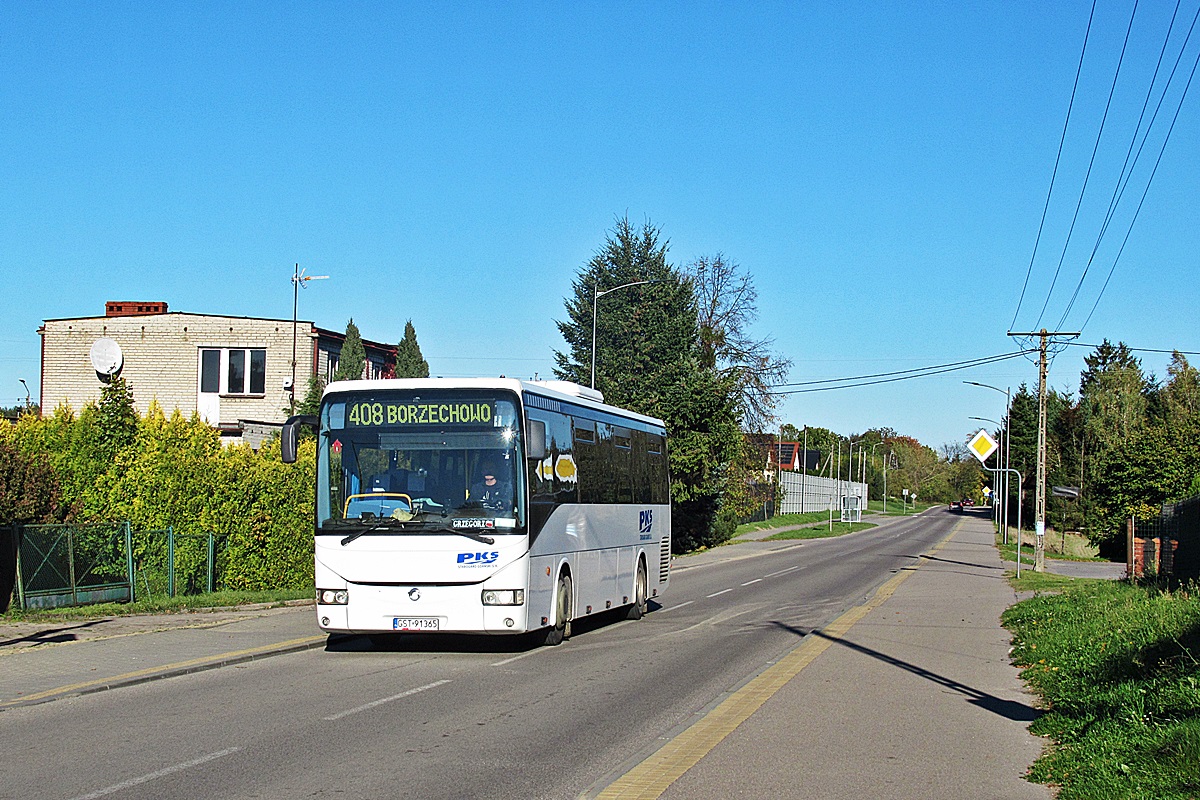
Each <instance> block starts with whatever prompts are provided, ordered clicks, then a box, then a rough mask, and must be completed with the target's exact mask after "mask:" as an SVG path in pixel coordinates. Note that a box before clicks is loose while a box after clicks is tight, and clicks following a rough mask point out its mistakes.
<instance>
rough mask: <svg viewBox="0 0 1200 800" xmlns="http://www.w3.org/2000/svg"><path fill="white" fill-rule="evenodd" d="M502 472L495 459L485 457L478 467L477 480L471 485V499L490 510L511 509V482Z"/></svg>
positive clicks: (501, 510)
mask: <svg viewBox="0 0 1200 800" xmlns="http://www.w3.org/2000/svg"><path fill="white" fill-rule="evenodd" d="M502 474H503V473H502V472H501V470H500V469H499V468H498V467H497V465H496V460H495V459H493V458H487V459H485V460H484V461H483V463H482V464H481V465H480V467H479V476H480V480H479V482H478V483H475V484H474V485H472V486H471V495H470V499H471V501H472V502H475V503H479V504H480V505H481V506H483V507H484V508H486V509H488V510H490V511H500V512H503V511H509V510H511V509H512V483H511V482H510V481H508V480H507V478H506V477H503V478H502V477H501V476H502Z"/></svg>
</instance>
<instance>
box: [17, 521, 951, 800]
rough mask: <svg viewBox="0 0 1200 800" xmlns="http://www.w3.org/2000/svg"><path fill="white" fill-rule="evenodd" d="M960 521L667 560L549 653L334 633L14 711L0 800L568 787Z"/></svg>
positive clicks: (611, 770) (699, 705) (636, 753)
mask: <svg viewBox="0 0 1200 800" xmlns="http://www.w3.org/2000/svg"><path fill="white" fill-rule="evenodd" d="M957 521H958V517H957V516H955V515H949V514H927V515H923V516H921V517H912V518H907V519H896V520H892V521H890V522H889V523H888V524H887V525H886V526H885V527H882V528H877V529H871V530H868V531H864V532H862V533H855V534H852V535H849V536H844V537H839V538H836V539H827V540H814V541H808V542H803V543H799V542H798V543H796V544H794V545H790V546H787V547H786V548H785V549H781V550H777V551H774V552H771V553H769V554H766V555H756V556H754V557H747V558H734V559H733V560H728V561H712V560H709V561H704V562H696V563H695V564H694V565H693V563H690V561H689V559H680V560H677V561H676V571H675V572H674V574H673V575H672V579H671V586H670V589H669V593H668V594H667V595H666V596H665V597H664V598H663V605H662V606H661V607H659V608H657V609H656V610H654V611H653V612H652V613H651V614H649V615H648V616H647V617H646V618H645V619H642V620H640V621H637V622H619V621H616V620H615V619H608V620H602V621H601V622H599V623H587V624H577V625H576V630H575V635H574V637H573V638H572V639H571V640H570V641H568V642H567V643H566V644H564V645H563V646H561V647H557V648H540V647H531V646H529V645H528V644H527V643H523V642H512V641H509V640H504V639H483V640H480V639H465V638H454V639H447V638H434V639H423V640H419V639H410V640H405V641H404V642H403V643H398V644H397V645H396V646H395V647H392V648H390V649H386V650H376V649H373V648H372V647H371V646H370V643H369V642H368V641H367V640H366V639H365V638H361V637H360V638H352V639H342V640H333V641H331V643H330V646H329V647H327V648H326V649H324V650H311V651H305V652H300V653H293V654H289V655H281V656H277V657H274V658H270V659H265V660H262V661H256V662H250V663H246V664H241V665H238V666H233V667H227V668H224V669H219V670H212V671H208V672H202V673H197V674H192V675H184V676H180V677H176V678H170V679H166V680H160V681H155V682H152V683H146V684H141V685H137V686H130V687H126V688H122V689H119V690H115V691H108V692H101V693H97V694H91V695H84V696H79V697H71V698H67V699H63V700H60V701H57V702H54V703H47V704H43V705H36V706H28V707H22V708H15V709H11V710H8V711H6V712H4V715H3V719H2V720H0V721H2V723H3V724H0V754H2V756H0V798H14V799H15V798H21V800H26V799H27V798H30V797H37V798H47V799H49V800H56V799H58V798H63V799H67V800H82V799H83V798H99V797H113V798H138V797H146V798H151V797H153V798H188V800H193V799H197V798H210V797H211V798H229V797H240V798H251V797H253V798H294V797H298V796H302V797H333V796H349V797H355V798H374V797H380V798H382V797H421V798H441V797H486V798H489V800H498V799H499V798H533V797H553V798H565V797H577V796H579V795H580V794H582V793H585V792H587V791H589V790H593V791H594V790H595V789H596V788H597V787H599V786H602V785H603V784H604V783H606V782H607V781H608V780H611V779H612V778H614V777H616V776H617V775H619V774H620V773H621V772H623V770H624V768H625V767H626V766H628V765H629V764H631V763H633V762H635V761H636V760H639V759H640V757H641V756H644V755H646V754H647V753H648V752H650V751H652V750H653V749H654V748H655V747H657V746H658V745H659V744H660V743H661V742H662V741H663V737H666V736H669V735H671V733H672V732H674V731H677V730H679V729H680V728H681V727H683V726H686V725H687V724H689V723H690V722H692V721H694V720H695V719H696V718H697V715H699V714H701V713H703V712H704V710H705V709H707V708H710V707H712V706H713V705H714V704H715V703H716V702H718V701H719V700H720V699H721V698H722V697H723V696H725V695H726V694H727V693H728V692H729V691H731V690H732V689H735V688H736V687H738V686H739V685H741V684H742V683H744V682H745V681H746V680H748V679H749V678H750V677H752V676H753V675H755V674H757V673H758V672H760V671H761V670H762V669H764V668H765V667H766V666H767V665H769V664H770V663H771V662H772V661H774V660H775V659H777V658H779V657H780V656H781V655H782V654H784V653H786V652H788V651H790V650H791V649H792V648H793V647H795V646H796V645H797V644H798V642H799V640H800V638H801V637H802V636H803V635H805V634H806V633H807V632H808V631H810V630H811V629H813V628H817V627H820V626H822V625H824V624H825V623H827V622H829V621H831V620H832V619H834V618H836V617H837V616H838V615H839V614H841V613H842V612H843V611H844V610H845V609H847V608H849V607H851V606H854V605H857V604H859V603H861V602H862V601H863V600H864V599H865V598H866V597H867V596H868V595H869V594H870V593H871V592H872V591H873V589H874V588H875V587H877V586H879V585H880V584H881V583H883V582H884V581H885V580H887V579H888V578H890V577H891V576H892V575H893V574H894V573H895V572H896V571H897V570H898V569H901V568H903V567H905V566H907V565H910V564H912V563H914V561H915V560H916V557H917V555H918V554H919V553H921V552H922V551H924V550H926V549H928V548H929V547H930V546H931V545H933V544H934V543H936V542H938V541H940V540H941V539H943V538H944V537H945V536H946V534H947V533H948V532H949V530H950V529H951V527H953V525H954V524H955V523H956V522H957ZM726 550H728V552H729V553H730V554H731V555H733V556H738V555H740V551H741V550H742V548H741V547H738V546H735V547H732V548H726ZM881 724H883V725H886V724H887V721H886V720H884V721H881ZM764 744H765V745H770V744H772V743H764Z"/></svg>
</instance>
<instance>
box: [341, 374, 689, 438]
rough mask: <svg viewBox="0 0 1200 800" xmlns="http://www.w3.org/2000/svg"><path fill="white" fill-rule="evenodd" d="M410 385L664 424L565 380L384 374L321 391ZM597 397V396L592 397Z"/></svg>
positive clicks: (387, 388) (391, 388)
mask: <svg viewBox="0 0 1200 800" xmlns="http://www.w3.org/2000/svg"><path fill="white" fill-rule="evenodd" d="M413 389H500V390H505V391H510V392H514V393H516V394H518V395H521V396H524V395H525V393H529V394H536V395H539V396H541V397H548V398H552V399H555V400H564V401H567V402H570V403H575V404H577V405H581V406H584V407H586V408H594V409H596V410H598V411H607V412H608V413H610V414H617V415H619V416H622V417H629V418H630V419H635V420H638V421H640V422H644V423H647V424H650V425H657V426H659V427H666V423H664V422H663V421H662V420H661V419H657V418H656V417H649V416H646V415H645V414H639V413H637V412H635V411H630V410H628V409H624V408H620V407H619V406H612V405H608V404H607V403H605V402H604V395H602V394H601V393H600V392H598V391H596V390H595V389H589V388H587V387H585V386H580V385H579V384H574V383H570V382H569V381H522V380H517V379H515V378H387V379H383V380H358V381H335V382H334V383H331V384H329V385H328V386H326V387H325V395H329V394H335V393H341V392H351V393H358V392H378V391H389V390H413ZM596 398H598V399H596Z"/></svg>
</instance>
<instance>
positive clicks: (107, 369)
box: [90, 338, 125, 375]
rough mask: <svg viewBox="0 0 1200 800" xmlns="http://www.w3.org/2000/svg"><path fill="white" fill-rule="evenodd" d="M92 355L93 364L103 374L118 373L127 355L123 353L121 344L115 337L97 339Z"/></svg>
mask: <svg viewBox="0 0 1200 800" xmlns="http://www.w3.org/2000/svg"><path fill="white" fill-rule="evenodd" d="M90 357H91V359H92V366H93V367H95V368H96V372H98V373H100V374H101V375H116V374H117V373H118V372H120V371H121V365H122V364H124V363H125V357H124V356H123V355H122V354H121V345H119V344H117V342H116V340H114V339H107V338H105V339H97V340H96V343H95V344H93V345H92V352H91V354H90Z"/></svg>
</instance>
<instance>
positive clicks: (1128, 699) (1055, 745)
mask: <svg viewBox="0 0 1200 800" xmlns="http://www.w3.org/2000/svg"><path fill="white" fill-rule="evenodd" d="M1013 585H1014V587H1015V588H1017V590H1018V591H1034V592H1037V593H1038V594H1037V595H1036V596H1035V597H1033V598H1031V599H1029V600H1025V601H1023V602H1021V603H1018V604H1017V605H1015V606H1013V607H1012V608H1010V609H1008V611H1006V612H1005V614H1004V617H1003V622H1004V625H1005V626H1006V627H1007V628H1008V629H1009V630H1010V631H1012V633H1013V651H1012V657H1013V661H1014V663H1015V664H1016V665H1017V666H1018V667H1021V668H1022V672H1021V677H1022V678H1023V679H1024V680H1025V681H1026V683H1027V684H1028V685H1029V687H1030V688H1031V689H1032V690H1033V691H1034V692H1035V693H1037V695H1038V696H1039V697H1040V698H1041V706H1042V708H1043V709H1045V713H1044V714H1043V715H1042V716H1041V717H1039V718H1038V719H1037V721H1035V722H1034V723H1033V725H1032V726H1031V727H1030V730H1031V731H1032V732H1033V733H1035V734H1037V735H1039V736H1046V737H1049V738H1050V739H1051V740H1052V743H1051V744H1050V746H1049V747H1048V748H1047V750H1046V752H1045V753H1044V754H1043V755H1042V757H1041V758H1039V759H1038V760H1037V761H1036V762H1035V763H1034V765H1033V767H1032V768H1031V769H1030V775H1029V777H1030V779H1031V780H1033V781H1035V782H1037V783H1045V784H1049V785H1052V786H1058V787H1060V788H1059V794H1058V797H1059V798H1060V800H1078V799H1082V798H1100V797H1103V798H1129V799H1130V800H1133V799H1134V798H1147V797H1155V798H1169V799H1174V798H1180V799H1182V798H1194V797H1197V796H1200V661H1198V660H1197V658H1196V656H1195V653H1196V652H1197V648H1198V647H1200V591H1197V588H1196V587H1194V586H1193V587H1188V588H1184V589H1176V590H1174V591H1168V590H1166V589H1164V588H1163V587H1161V586H1157V585H1132V584H1129V583H1127V582H1124V581H1091V580H1080V579H1074V580H1073V579H1070V578H1063V577H1058V576H1053V575H1046V574H1044V573H1043V574H1038V573H1033V572H1026V573H1024V574H1023V575H1022V577H1021V580H1020V581H1016V580H1014V581H1013Z"/></svg>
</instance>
